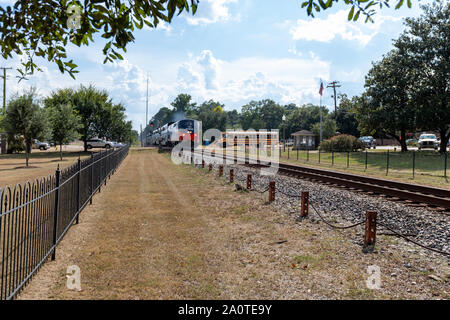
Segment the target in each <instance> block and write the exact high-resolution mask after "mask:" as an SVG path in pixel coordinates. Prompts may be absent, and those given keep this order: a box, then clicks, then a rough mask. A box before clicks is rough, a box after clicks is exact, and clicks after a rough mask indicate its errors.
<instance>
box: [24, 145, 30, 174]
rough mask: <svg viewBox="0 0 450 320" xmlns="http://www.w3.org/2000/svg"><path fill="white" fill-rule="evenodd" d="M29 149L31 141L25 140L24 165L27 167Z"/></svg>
mask: <svg viewBox="0 0 450 320" xmlns="http://www.w3.org/2000/svg"><path fill="white" fill-rule="evenodd" d="M30 150H31V143H30V142H28V141H27V142H26V143H25V153H26V167H27V168H28V163H29V159H30Z"/></svg>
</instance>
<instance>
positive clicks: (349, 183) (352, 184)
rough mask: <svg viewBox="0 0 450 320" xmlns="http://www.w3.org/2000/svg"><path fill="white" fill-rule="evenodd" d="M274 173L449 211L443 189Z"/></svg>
mask: <svg viewBox="0 0 450 320" xmlns="http://www.w3.org/2000/svg"><path fill="white" fill-rule="evenodd" d="M196 155H197V156H201V153H198V152H197V153H196ZM224 158H226V159H230V160H233V158H230V157H224ZM234 160H239V162H240V163H242V164H243V163H245V165H247V166H253V167H263V166H265V165H262V164H249V161H248V158H247V159H245V160H244V158H236V157H235V158H234ZM278 173H279V174H283V175H288V176H292V177H297V178H306V179H309V180H313V181H320V182H326V183H330V184H334V185H337V186H343V187H346V188H350V189H356V190H361V191H364V192H370V193H374V194H377V195H384V196H388V197H394V198H398V199H400V200H403V201H405V200H407V201H409V202H410V203H412V204H414V203H416V204H426V205H427V206H430V207H434V208H441V209H442V210H445V211H450V190H446V189H441V188H434V187H428V186H421V185H416V184H411V183H404V182H398V181H392V180H385V179H379V178H372V177H368V176H362V175H356V174H350V173H343V172H338V171H332V170H325V169H317V168H311V167H304V166H300V165H291V164H286V163H279V169H278Z"/></svg>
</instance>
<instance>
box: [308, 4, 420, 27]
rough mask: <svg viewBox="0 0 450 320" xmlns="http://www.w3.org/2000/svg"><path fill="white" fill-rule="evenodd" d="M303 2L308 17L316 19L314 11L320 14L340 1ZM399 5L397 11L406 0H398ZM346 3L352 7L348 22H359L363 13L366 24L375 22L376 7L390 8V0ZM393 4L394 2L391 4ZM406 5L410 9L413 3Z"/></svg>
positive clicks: (396, 7)
mask: <svg viewBox="0 0 450 320" xmlns="http://www.w3.org/2000/svg"><path fill="white" fill-rule="evenodd" d="M301 1H302V8H305V7H306V13H307V14H308V16H311V17H314V13H313V9H314V10H315V11H316V12H320V10H326V9H329V8H331V7H332V6H333V3H335V2H336V3H337V2H339V0H317V1H316V0H306V1H304V0H301ZM396 1H397V5H396V6H395V9H399V8H400V7H401V6H403V4H404V3H405V1H404V0H396ZM342 2H344V4H345V5H347V6H351V8H350V11H349V12H348V20H349V21H350V20H353V21H357V20H358V18H359V15H360V14H361V13H362V14H363V15H364V16H366V20H365V21H366V22H368V21H370V22H374V21H373V18H372V16H374V15H375V14H376V11H375V9H374V7H376V6H379V7H380V9H382V8H383V6H385V7H388V8H389V7H390V5H389V0H373V1H369V0H343V1H341V3H342ZM391 3H392V2H391ZM406 4H407V6H408V8H411V6H412V1H411V0H406Z"/></svg>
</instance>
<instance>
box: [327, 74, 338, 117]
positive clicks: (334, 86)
mask: <svg viewBox="0 0 450 320" xmlns="http://www.w3.org/2000/svg"><path fill="white" fill-rule="evenodd" d="M338 83H339V81H332V82H330V84H329V85H327V88H333V91H334V95H333V98H334V118H336V114H337V112H336V109H337V102H336V88H340V87H341V85H340V84H338Z"/></svg>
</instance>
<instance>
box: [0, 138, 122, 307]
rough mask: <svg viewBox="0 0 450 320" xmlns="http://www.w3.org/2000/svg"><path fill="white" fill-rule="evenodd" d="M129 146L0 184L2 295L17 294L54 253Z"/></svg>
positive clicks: (8, 297)
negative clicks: (24, 180) (26, 179)
mask: <svg viewBox="0 0 450 320" xmlns="http://www.w3.org/2000/svg"><path fill="white" fill-rule="evenodd" d="M128 152H129V146H125V147H122V148H119V149H117V150H107V151H106V152H99V153H95V154H92V155H91V158H90V159H86V160H80V159H79V160H78V162H77V163H75V164H73V165H72V166H70V167H68V168H65V169H63V170H59V167H58V169H57V170H56V173H55V174H54V175H49V176H48V177H42V178H41V179H40V180H38V179H35V180H34V182H33V183H29V182H27V183H25V184H24V185H23V186H22V185H19V184H18V185H16V186H15V187H14V189H11V188H9V187H6V188H3V189H0V258H1V260H0V300H4V299H11V298H13V297H14V296H15V295H16V294H17V293H18V292H19V291H20V290H21V289H22V288H23V286H24V285H25V284H26V283H27V282H28V281H29V280H30V278H31V277H32V276H33V275H34V273H35V272H36V271H37V270H38V269H39V268H40V267H41V266H42V264H43V263H44V262H45V261H46V260H47V259H48V258H49V257H50V256H51V258H52V260H54V259H55V253H56V246H57V244H58V243H59V242H60V241H61V239H62V238H63V237H64V235H65V234H66V232H67V230H68V229H69V228H70V227H71V226H72V224H73V223H74V222H75V223H78V218H79V214H80V212H81V211H82V210H83V209H84V207H85V206H86V205H87V204H88V202H90V203H92V197H93V196H94V194H95V193H96V192H97V191H99V190H100V188H101V186H102V185H103V183H105V184H106V179H108V178H110V177H111V174H113V173H114V172H115V170H116V168H117V167H118V166H119V165H120V163H121V162H122V160H123V159H124V158H125V157H126V156H127V155H128Z"/></svg>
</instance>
